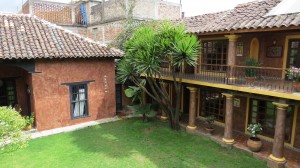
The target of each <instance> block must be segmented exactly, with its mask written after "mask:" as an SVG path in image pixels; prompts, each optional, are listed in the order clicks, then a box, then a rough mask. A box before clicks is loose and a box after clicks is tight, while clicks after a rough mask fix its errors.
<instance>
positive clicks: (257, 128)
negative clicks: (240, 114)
mask: <svg viewBox="0 0 300 168" xmlns="http://www.w3.org/2000/svg"><path fill="white" fill-rule="evenodd" d="M262 130H263V129H262V126H261V124H260V123H257V124H249V125H248V127H247V131H248V132H249V133H250V134H251V137H253V138H257V134H258V133H260V132H261V131H262Z"/></svg>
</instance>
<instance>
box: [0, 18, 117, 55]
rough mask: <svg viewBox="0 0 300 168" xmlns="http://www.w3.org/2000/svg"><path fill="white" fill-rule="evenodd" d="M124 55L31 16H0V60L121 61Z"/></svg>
mask: <svg viewBox="0 0 300 168" xmlns="http://www.w3.org/2000/svg"><path fill="white" fill-rule="evenodd" d="M121 55H122V53H121V52H120V51H119V50H117V49H113V48H108V47H105V46H103V45H101V44H99V43H96V42H94V41H93V40H90V39H87V38H84V37H82V36H80V35H78V34H75V33H72V32H71V31H67V30H65V29H63V28H61V27H59V26H57V25H54V24H51V23H49V22H47V21H44V20H42V19H39V18H37V17H36V16H30V15H19V14H1V13H0V59H37V58H91V57H120V56H121Z"/></svg>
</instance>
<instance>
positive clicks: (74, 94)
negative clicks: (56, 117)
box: [70, 84, 88, 118]
mask: <svg viewBox="0 0 300 168" xmlns="http://www.w3.org/2000/svg"><path fill="white" fill-rule="evenodd" d="M70 87H71V89H70V90H71V93H70V94H71V114H72V118H78V117H84V116H87V115H88V103H87V101H88V98H87V85H86V84H80V85H72V86H70Z"/></svg>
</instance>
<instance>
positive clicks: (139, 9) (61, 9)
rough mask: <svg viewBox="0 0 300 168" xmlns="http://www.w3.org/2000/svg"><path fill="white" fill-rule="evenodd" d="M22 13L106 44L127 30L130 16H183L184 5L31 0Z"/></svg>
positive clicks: (159, 0) (154, 0) (151, 0)
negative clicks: (125, 27) (125, 26)
mask: <svg viewBox="0 0 300 168" xmlns="http://www.w3.org/2000/svg"><path fill="white" fill-rule="evenodd" d="M20 13H24V14H32V15H35V16H38V17H39V18H41V19H44V20H47V21H49V22H51V23H55V24H57V25H60V26H62V27H64V28H66V29H69V30H71V31H73V32H75V33H78V34H81V35H82V36H84V37H89V38H91V39H93V40H95V41H100V42H102V43H103V44H108V43H110V42H111V41H112V40H114V39H115V38H116V37H117V36H118V35H119V34H120V33H121V32H122V30H123V28H124V24H125V21H126V19H127V18H128V17H129V15H130V16H131V17H132V18H133V19H134V20H136V21H148V20H163V19H179V18H181V4H177V3H172V2H167V1H163V0H109V1H101V0H98V1H97V0H92V1H75V2H73V3H58V2H51V1H40V0H28V1H26V2H25V3H24V4H23V7H22V10H21V11H20Z"/></svg>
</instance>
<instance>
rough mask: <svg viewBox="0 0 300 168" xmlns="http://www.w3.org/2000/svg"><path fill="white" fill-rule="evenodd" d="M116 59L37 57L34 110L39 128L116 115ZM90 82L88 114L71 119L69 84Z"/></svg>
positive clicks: (33, 88) (49, 127)
mask: <svg viewBox="0 0 300 168" xmlns="http://www.w3.org/2000/svg"><path fill="white" fill-rule="evenodd" d="M114 67H115V62H114V60H113V59H76V60H74V59H61V60H37V61H36V71H39V72H41V73H36V74H33V75H32V99H33V104H34V107H33V111H34V112H35V114H36V127H37V129H38V130H39V131H41V130H47V129H52V128H58V127H63V126H68V125H73V124H77V123H81V122H87V121H92V120H97V119H101V118H107V117H113V116H114V115H115V114H116V101H115V71H114ZM90 80H95V82H91V83H89V84H88V109H89V117H87V118H81V119H76V120H71V114H70V95H69V86H67V85H63V83H72V82H83V81H90Z"/></svg>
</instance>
